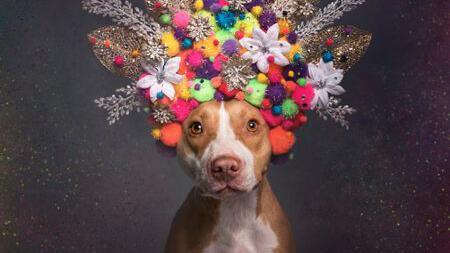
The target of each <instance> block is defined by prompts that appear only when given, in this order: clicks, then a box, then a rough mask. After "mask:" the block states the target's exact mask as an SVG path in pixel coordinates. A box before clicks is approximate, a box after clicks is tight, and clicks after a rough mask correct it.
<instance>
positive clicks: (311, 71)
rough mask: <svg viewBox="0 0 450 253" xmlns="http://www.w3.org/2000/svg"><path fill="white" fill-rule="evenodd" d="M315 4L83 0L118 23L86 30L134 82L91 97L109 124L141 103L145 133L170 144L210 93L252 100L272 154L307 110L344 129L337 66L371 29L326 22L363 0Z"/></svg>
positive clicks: (107, 62) (293, 0)
mask: <svg viewBox="0 0 450 253" xmlns="http://www.w3.org/2000/svg"><path fill="white" fill-rule="evenodd" d="M317 2H318V1H317V0H266V1H264V0H195V1H193V2H192V1H190V0H177V1H175V0H159V1H157V0H146V1H145V4H146V8H147V10H148V13H144V11H142V10H140V9H138V8H133V7H132V6H131V4H130V3H129V2H128V1H125V2H122V1H121V0H84V1H82V4H83V8H84V9H85V10H87V11H89V12H91V13H94V14H98V15H102V16H109V17H110V18H111V19H112V20H113V21H114V22H115V23H116V24H117V25H119V26H107V27H103V28H100V29H98V30H95V31H93V32H91V33H90V34H89V35H88V38H89V41H90V44H91V45H92V49H93V51H94V53H95V55H96V56H97V58H98V59H99V60H100V61H101V63H102V64H103V65H104V66H105V67H106V68H108V69H109V70H110V71H112V72H114V73H117V74H119V75H122V76H126V77H129V78H131V79H132V80H133V81H132V84H131V85H128V86H126V87H124V88H120V89H117V90H116V94H114V95H112V96H110V97H104V98H103V97H102V98H98V99H96V100H95V102H96V103H97V105H98V106H99V107H101V108H104V109H106V110H107V112H108V121H109V124H113V123H115V122H116V121H118V120H119V119H120V117H122V116H124V115H128V114H129V113H130V112H132V111H133V110H136V111H140V109H141V108H143V110H144V111H145V112H147V113H149V121H150V122H151V124H152V125H153V126H154V127H153V130H152V131H151V133H152V136H153V137H154V138H155V139H158V140H160V141H161V142H162V143H163V144H165V145H166V146H169V147H174V146H176V145H177V143H178V140H179V139H180V137H181V135H182V129H181V123H182V122H183V121H184V120H185V119H186V118H187V117H188V116H189V113H190V112H191V111H192V110H193V109H195V108H196V107H197V106H198V105H199V103H204V102H207V101H212V100H216V101H225V100H230V99H239V100H245V101H246V102H248V103H250V104H252V105H253V106H255V107H257V108H259V109H260V112H261V115H262V116H263V118H264V119H265V120H266V122H267V124H268V125H269V127H270V128H271V130H270V133H269V139H270V141H271V143H272V152H273V154H275V155H279V154H285V153H288V152H289V150H290V149H291V148H292V146H293V144H294V142H295V136H294V134H293V133H292V131H293V130H294V129H296V128H298V127H300V126H302V125H303V124H305V123H306V121H307V116H306V114H305V113H306V111H310V110H312V111H315V112H317V113H318V114H319V116H320V117H321V118H323V119H325V120H326V119H328V118H330V119H332V120H334V121H336V122H338V123H339V124H340V125H341V126H343V127H346V128H347V129H348V124H349V123H348V121H347V119H346V118H345V117H346V116H347V115H350V114H352V113H354V112H355V109H353V108H352V107H349V106H348V105H340V99H338V98H336V96H338V95H341V94H342V93H344V92H345V90H344V89H343V88H342V87H341V86H340V85H339V84H340V82H341V81H342V79H343V74H344V72H345V71H347V70H348V69H349V68H350V67H351V66H352V65H353V64H355V63H356V62H357V61H358V60H359V58H360V57H361V56H362V55H363V54H364V52H365V51H366V49H367V47H368V45H369V43H370V40H371V34H370V33H368V32H365V31H362V30H360V29H357V28H355V27H353V26H331V27H328V26H329V25H330V24H332V23H333V22H334V21H335V20H336V19H338V18H340V17H341V16H342V15H343V14H344V12H347V11H350V10H352V9H354V8H355V7H356V6H357V5H360V4H362V3H363V2H364V0H336V1H334V2H332V3H330V4H328V5H327V6H326V7H324V8H323V9H318V8H317V7H316V6H315V4H317ZM324 27H327V28H326V29H323V28H324ZM322 29H323V30H322Z"/></svg>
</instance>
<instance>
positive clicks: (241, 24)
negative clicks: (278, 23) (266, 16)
mask: <svg viewBox="0 0 450 253" xmlns="http://www.w3.org/2000/svg"><path fill="white" fill-rule="evenodd" d="M235 27H237V28H239V30H240V31H242V33H243V34H242V37H243V36H244V35H245V36H248V37H250V36H251V35H252V33H253V29H255V28H259V21H258V19H257V18H256V17H255V16H253V14H251V13H246V14H245V15H244V19H240V20H238V21H237V22H236V25H235ZM242 37H241V38H242ZM238 39H239V38H238Z"/></svg>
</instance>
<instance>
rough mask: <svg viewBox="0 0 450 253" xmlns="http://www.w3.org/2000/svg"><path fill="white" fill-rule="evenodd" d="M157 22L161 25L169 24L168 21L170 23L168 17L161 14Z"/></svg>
mask: <svg viewBox="0 0 450 253" xmlns="http://www.w3.org/2000/svg"><path fill="white" fill-rule="evenodd" d="M159 21H161V23H163V24H165V25H168V24H170V21H171V18H170V15H169V14H162V15H161V16H160V17H159Z"/></svg>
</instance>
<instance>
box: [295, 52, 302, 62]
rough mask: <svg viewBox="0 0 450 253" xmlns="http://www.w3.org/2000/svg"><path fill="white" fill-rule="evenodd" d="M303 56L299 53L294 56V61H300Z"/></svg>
mask: <svg viewBox="0 0 450 253" xmlns="http://www.w3.org/2000/svg"><path fill="white" fill-rule="evenodd" d="M300 58H301V55H300V54H299V53H295V54H294V61H300Z"/></svg>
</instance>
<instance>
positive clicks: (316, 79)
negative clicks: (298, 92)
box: [308, 59, 345, 108]
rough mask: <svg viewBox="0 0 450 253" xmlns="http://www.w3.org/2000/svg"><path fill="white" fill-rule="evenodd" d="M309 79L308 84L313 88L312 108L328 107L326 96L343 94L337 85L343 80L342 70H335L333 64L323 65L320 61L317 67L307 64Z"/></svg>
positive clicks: (342, 90) (342, 89)
mask: <svg viewBox="0 0 450 253" xmlns="http://www.w3.org/2000/svg"><path fill="white" fill-rule="evenodd" d="M308 72H309V78H308V82H309V83H310V84H311V85H312V87H313V88H314V98H313V100H312V101H311V105H312V107H315V106H319V108H327V107H328V100H329V98H328V94H331V95H341V94H342V93H344V92H345V90H344V88H342V87H341V86H339V83H340V82H341V81H342V79H343V78H344V74H343V72H344V71H343V70H342V69H335V68H334V67H333V62H332V61H331V62H328V63H325V62H323V60H322V59H320V62H319V64H318V65H315V64H312V63H309V64H308Z"/></svg>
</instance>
